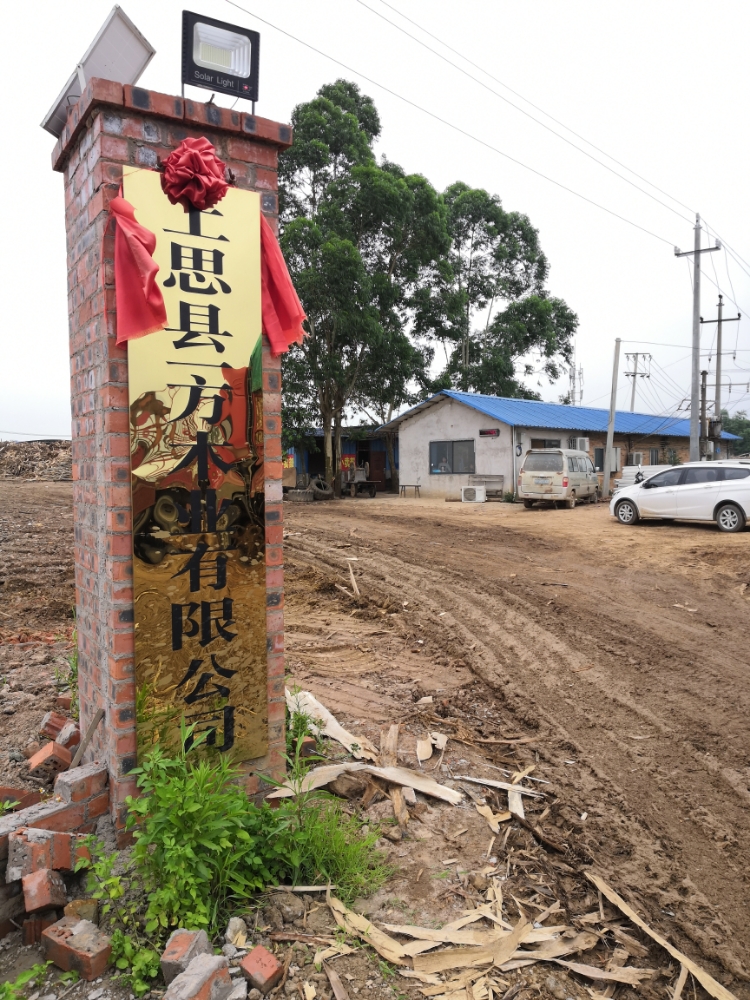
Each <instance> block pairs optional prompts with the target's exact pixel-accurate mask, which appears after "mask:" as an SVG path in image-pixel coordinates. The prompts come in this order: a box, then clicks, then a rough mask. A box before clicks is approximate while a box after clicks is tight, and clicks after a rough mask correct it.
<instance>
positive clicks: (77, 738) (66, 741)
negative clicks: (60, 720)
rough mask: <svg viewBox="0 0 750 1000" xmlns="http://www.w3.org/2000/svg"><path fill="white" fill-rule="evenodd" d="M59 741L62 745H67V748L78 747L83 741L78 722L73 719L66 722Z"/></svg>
mask: <svg viewBox="0 0 750 1000" xmlns="http://www.w3.org/2000/svg"><path fill="white" fill-rule="evenodd" d="M57 742H58V743H59V744H60V746H61V747H65V749H66V750H71V749H72V748H73V747H77V746H78V744H79V743H80V742H81V730H80V729H79V728H78V723H76V722H73V721H70V722H66V723H65V725H64V726H63V727H62V729H61V730H60V733H59V735H58V737H57Z"/></svg>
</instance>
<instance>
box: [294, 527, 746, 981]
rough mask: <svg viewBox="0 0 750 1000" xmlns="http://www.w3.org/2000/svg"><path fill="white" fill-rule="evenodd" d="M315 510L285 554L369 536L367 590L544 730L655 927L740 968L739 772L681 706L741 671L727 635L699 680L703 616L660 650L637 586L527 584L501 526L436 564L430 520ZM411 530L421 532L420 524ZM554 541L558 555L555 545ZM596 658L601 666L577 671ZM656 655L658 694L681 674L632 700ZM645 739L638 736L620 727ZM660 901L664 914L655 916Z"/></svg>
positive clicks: (335, 555)
mask: <svg viewBox="0 0 750 1000" xmlns="http://www.w3.org/2000/svg"><path fill="white" fill-rule="evenodd" d="M310 515H311V516H310ZM310 515H308V516H305V517H303V518H295V522H296V523H298V524H300V525H301V524H303V523H304V526H305V528H306V534H305V535H304V536H302V537H301V538H296V539H295V540H294V541H293V542H291V541H290V542H288V543H287V545H288V548H289V550H290V553H289V554H290V555H293V558H294V559H300V560H302V561H309V562H311V563H312V564H314V565H316V566H318V567H319V568H322V567H324V566H325V567H328V568H329V569H330V570H331V571H333V572H336V573H337V574H340V573H341V572H342V571H343V569H344V567H345V566H346V561H345V560H344V559H343V558H342V555H341V553H340V552H338V551H336V550H332V549H331V543H332V542H333V541H334V540H340V539H343V538H346V539H347V540H349V541H353V542H355V543H358V542H359V539H351V536H349V534H348V532H349V529H350V526H351V525H352V524H355V525H361V528H360V530H359V534H360V535H363V534H366V536H367V545H366V546H361V545H360V546H359V547H357V545H356V544H355V547H354V548H352V550H351V552H352V554H354V552H356V554H357V557H358V562H357V563H356V566H357V567H358V571H359V573H360V575H361V580H360V586H362V587H363V589H364V590H365V593H368V592H372V591H373V590H374V591H377V592H380V593H381V594H383V595H384V596H388V597H389V598H391V599H396V598H397V599H399V600H401V601H403V600H407V601H409V602H410V604H411V603H415V604H416V606H417V608H418V609H419V616H420V621H421V624H422V631H421V632H420V635H423V636H424V638H425V639H427V636H428V635H430V638H431V640H432V642H433V643H434V644H436V645H437V646H438V648H439V647H440V646H442V648H443V649H446V648H450V650H451V652H452V653H453V654H454V655H457V656H459V657H461V658H463V659H464V660H465V661H466V662H467V664H468V665H469V666H470V667H471V669H472V670H473V671H474V673H475V674H476V676H478V677H480V678H481V679H482V680H483V681H484V682H485V683H487V684H488V685H489V686H490V687H491V688H492V690H493V692H494V693H495V695H496V696H497V697H498V698H499V699H501V700H502V701H503V702H504V703H505V705H506V706H507V707H508V708H509V709H510V710H511V711H512V712H513V713H514V715H515V716H516V717H517V718H518V719H519V720H521V721H523V722H524V723H525V724H526V725H530V726H533V727H534V728H539V730H540V741H541V747H542V751H541V756H543V757H545V758H546V759H547V760H548V762H549V763H550V766H552V767H554V768H555V769H556V780H558V781H559V783H560V785H561V786H562V787H564V788H565V793H566V797H569V798H570V799H571V800H572V801H574V802H576V801H577V802H580V803H581V807H582V809H586V810H587V811H588V812H589V815H590V816H591V817H592V819H593V818H594V817H595V818H596V823H594V824H592V823H590V824H589V827H588V830H590V831H592V834H591V837H590V840H589V844H590V850H591V854H592V857H593V858H594V860H595V862H596V863H597V865H598V866H600V867H601V868H603V870H605V871H607V873H608V875H609V877H610V878H611V879H612V880H613V881H614V882H615V884H617V885H619V886H620V887H626V888H627V890H628V891H629V893H630V895H631V897H632V896H635V897H636V898H640V899H641V900H642V901H643V902H644V904H645V906H646V909H647V910H648V911H650V914H651V919H653V920H654V922H655V923H656V924H657V925H661V926H662V928H663V929H664V930H666V931H667V932H669V931H670V930H672V932H673V933H674V932H675V929H676V928H679V930H680V931H682V933H683V934H684V935H685V936H686V937H687V938H689V939H690V940H691V941H693V942H694V943H695V944H696V945H698V947H699V949H700V950H701V952H702V953H703V955H704V956H706V957H709V958H713V959H715V960H718V961H720V962H721V963H722V964H723V965H724V966H725V968H727V969H729V970H730V971H731V972H732V973H733V974H734V975H735V976H737V977H739V978H742V979H745V978H746V972H745V968H744V966H745V965H746V964H747V963H748V954H749V952H748V932H747V928H746V926H745V913H746V898H747V880H746V874H745V872H746V866H745V865H743V863H742V862H743V859H747V858H748V857H750V837H749V836H748V831H747V822H746V820H747V805H748V802H750V793H748V791H747V787H746V783H743V782H744V777H743V775H742V774H741V772H739V771H737V770H736V769H734V768H732V767H731V766H730V765H731V763H732V762H733V761H732V758H731V756H730V751H729V750H723V749H722V747H721V744H722V740H721V733H720V732H719V731H718V730H717V729H716V728H715V727H713V726H712V724H711V720H710V719H709V718H706V719H705V720H704V726H703V730H702V732H703V735H700V733H698V734H696V733H695V721H696V719H695V709H694V704H693V705H692V711H691V703H694V702H696V701H697V702H700V700H701V698H702V697H703V693H704V689H705V686H706V684H707V683H708V684H710V683H711V682H713V683H717V682H718V681H719V680H720V679H721V678H722V671H724V674H723V679H724V681H725V682H726V681H727V680H728V679H729V680H730V681H733V680H734V678H735V677H737V679H738V675H739V674H740V672H741V667H742V663H741V659H740V657H739V656H738V655H737V653H736V651H735V650H734V649H732V647H733V646H735V642H734V641H730V643H729V647H730V648H729V650H728V652H729V656H728V657H726V658H723V659H722V660H721V665H720V666H718V665H717V664H716V663H714V664H713V665H711V666H710V667H709V669H708V671H707V673H706V672H704V673H703V675H702V677H701V678H700V679H697V678H696V677H694V676H691V675H689V674H685V671H684V657H687V656H689V657H691V658H693V659H695V658H696V657H699V656H700V655H701V651H700V649H696V648H695V646H696V644H700V641H701V639H702V631H701V628H700V627H698V626H697V625H695V624H693V623H687V624H685V625H684V627H683V628H682V634H679V633H678V634H677V635H676V636H675V638H674V640H673V643H672V644H673V647H674V649H675V652H674V653H672V654H670V657H671V658H669V659H667V658H665V656H664V655H663V650H664V645H665V644H664V637H663V628H664V611H663V609H659V608H656V609H654V608H653V607H649V604H648V601H647V600H644V598H643V596H642V595H640V594H639V593H638V591H637V589H630V590H626V591H623V593H622V594H618V600H616V601H608V602H607V601H605V600H603V599H601V598H597V595H596V592H595V590H598V589H601V588H602V585H603V583H604V582H605V581H604V580H603V579H602V578H601V576H600V577H599V578H598V579H597V581H596V588H594V589H593V590H590V589H589V586H590V585H588V584H587V582H586V581H584V582H581V581H577V582H576V583H575V584H574V583H573V582H572V581H571V585H570V587H568V588H565V595H564V597H560V596H554V597H552V596H547V595H548V593H549V590H551V589H552V588H549V589H548V588H547V587H542V586H535V584H534V582H533V581H530V582H528V583H525V584H520V583H519V582H518V580H517V578H516V580H512V579H510V573H509V572H508V569H509V568H510V566H512V567H513V570H512V571H514V572H516V571H517V570H518V568H519V565H520V562H521V560H523V559H524V558H527V557H524V555H523V542H524V539H522V538H521V539H519V538H517V537H516V538H514V537H512V534H511V535H510V536H509V535H508V533H507V532H502V533H500V534H501V537H499V538H495V537H493V538H486V537H482V538H481V539H480V537H478V536H480V535H485V534H486V532H483V531H482V530H481V529H480V528H478V527H476V526H473V527H472V530H471V532H470V533H469V535H470V537H467V538H466V539H464V538H460V536H459V534H458V532H457V531H456V532H454V533H453V535H452V536H451V537H453V538H454V539H455V541H454V544H453V547H452V549H451V550H450V553H449V554H446V552H445V547H443V548H442V550H441V551H440V552H438V553H437V558H438V559H439V560H440V562H439V564H437V565H436V563H437V560H435V561H433V558H432V551H431V549H432V548H433V546H432V545H431V544H430V541H431V539H430V530H429V526H428V525H419V524H417V523H416V522H415V521H414V520H413V519H409V518H406V519H405V518H402V517H398V516H393V517H389V518H388V519H387V521H386V519H383V523H378V519H377V518H374V517H370V516H364V515H363V514H360V511H356V514H355V515H349V514H348V512H347V516H345V517H342V518H341V519H340V520H338V519H337V520H336V521H334V520H332V519H330V518H328V519H326V520H323V519H322V518H319V517H318V516H316V515H317V511H313V512H310ZM415 527H417V528H420V527H421V528H423V529H425V530H423V531H419V530H418V531H417V532H416V533H415V532H414V529H415ZM466 542H470V545H471V547H470V548H466V547H465V545H466ZM508 543H510V545H509V544H508ZM519 543H520V544H519ZM545 547H546V546H545ZM549 548H552V549H553V550H554V548H555V547H553V546H550V547H549ZM368 549H369V551H368ZM556 550H557V553H558V554H562V555H563V556H564V554H565V553H564V546H561V545H559V544H558V545H557V546H556ZM396 552H397V553H398V554H395V553H396ZM509 564H510V565H509ZM467 567H470V569H471V572H470V573H467V571H466V568H467ZM549 575H551V576H555V573H550V574H549ZM548 602H549V603H548ZM550 609H551V610H550ZM446 611H447V612H448V613H447V614H443V616H442V617H438V616H439V615H440V612H446ZM411 613H412V614H414V613H416V612H411ZM446 622H447V623H449V627H450V630H451V631H450V632H448V631H447V629H446ZM634 622H637V625H634ZM660 630H661V633H660ZM634 638H635V640H636V645H637V646H638V647H640V648H646V649H648V650H649V654H648V658H647V662H646V664H645V667H644V668H643V669H640V668H641V660H644V659H646V658H645V657H641V658H640V660H639V662H638V664H637V666H638V669H637V670H634V669H633V665H630V664H629V665H628V670H627V671H622V670H621V669H620V673H621V674H622V676H617V674H616V673H615V671H616V669H617V668H622V663H621V662H620V661H621V660H622V657H619V658H618V657H616V656H615V655H614V652H616V650H615V648H614V647H616V646H618V645H622V646H624V647H625V648H629V649H631V650H632V648H633V645H634ZM703 641H704V642H705V640H703ZM470 647H473V648H470ZM732 654H734V655H732ZM592 659H593V660H595V661H596V665H595V666H594V667H593V668H592V669H590V670H589V669H586V668H587V667H588V665H589V664H590V663H591V661H592ZM631 659H633V657H631ZM680 661H682V663H681V662H680ZM709 663H710V660H709ZM657 664H658V669H659V670H660V671H663V674H662V677H661V680H660V692H659V693H661V688H664V689H666V690H668V689H669V687H670V685H672V684H673V683H674V682H675V681H679V684H677V688H676V690H675V692H674V694H673V696H672V697H671V698H661V700H659V698H657V699H654V698H651V699H649V698H644V697H643V695H644V694H648V693H649V687H650V685H651V681H648V680H647V681H646V683H645V684H644V682H643V675H645V676H646V677H647V678H648V677H649V676H650V672H651V671H653V670H655V669H657ZM576 671H578V672H579V673H577V672H576ZM711 675H713V676H711ZM571 685H572V686H571ZM638 685H640V688H639V689H638ZM744 701H745V697H744V694H742V695H741V696H740V697H739V698H738V700H737V702H736V703H735V704H734V706H733V707H732V709H731V710H729V709H727V710H722V711H719V713H718V714H719V716H720V717H722V718H724V723H723V724H731V725H732V726H734V728H737V722H738V720H737V714H738V713H740V714H741V713H742V711H743V709H744ZM722 709H723V706H722ZM709 714H710V713H709ZM746 717H747V716H746V715H745V718H746ZM644 729H647V730H648V732H646V733H644V732H643V730H644ZM644 735H645V736H647V737H648V739H646V740H634V739H632V738H631V737H632V736H644ZM695 742H698V743H699V744H700V745H701V748H700V749H698V748H696V746H695V745H694V744H695ZM705 744H710V745H711V750H712V752H711V753H709V754H707V753H706V746H705ZM565 748H568V749H565ZM571 750H573V752H574V753H575V754H576V756H577V758H578V760H579V762H583V763H584V767H583V768H578V769H576V773H575V775H574V778H575V780H571V773H570V768H569V767H566V766H565V765H562V764H561V760H560V757H561V756H564V755H565V754H568V755H569V754H570V751H571ZM597 838H598V842H597ZM664 910H669V911H671V912H674V913H675V918H674V920H673V921H670V922H669V923H667V925H666V926H665V916H664V913H663V912H662V911H664ZM670 924H671V926H670ZM677 937H678V938H679V934H678V935H677Z"/></svg>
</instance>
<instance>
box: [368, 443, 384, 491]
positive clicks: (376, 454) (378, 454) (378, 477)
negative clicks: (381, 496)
mask: <svg viewBox="0 0 750 1000" xmlns="http://www.w3.org/2000/svg"><path fill="white" fill-rule="evenodd" d="M370 480H371V482H374V483H377V484H378V487H377V488H378V491H379V492H382V491H383V490H384V489H385V452H384V451H370Z"/></svg>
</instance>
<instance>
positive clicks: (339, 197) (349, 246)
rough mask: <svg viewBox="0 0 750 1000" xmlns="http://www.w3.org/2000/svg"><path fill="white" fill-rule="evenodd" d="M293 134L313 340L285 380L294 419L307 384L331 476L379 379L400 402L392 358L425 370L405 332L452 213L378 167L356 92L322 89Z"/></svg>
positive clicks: (289, 180)
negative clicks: (347, 431) (349, 424)
mask: <svg viewBox="0 0 750 1000" xmlns="http://www.w3.org/2000/svg"><path fill="white" fill-rule="evenodd" d="M293 124H294V125H295V130H296V129H299V133H297V132H295V143H294V145H293V146H292V148H291V149H290V150H289V151H288V152H287V153H285V154H284V155H283V156H282V158H281V160H282V165H281V168H280V180H281V193H282V225H283V230H282V237H281V244H282V248H283V250H284V254H285V257H286V259H287V263H288V265H289V269H290V272H291V274H292V277H293V279H294V281H295V285H296V287H297V291H298V293H299V295H300V299H301V300H302V304H303V306H304V308H305V311H306V313H307V316H308V319H307V327H308V330H309V336H308V337H307V338H305V341H304V343H303V344H301V345H298V346H295V347H294V348H293V349H292V351H291V352H290V354H289V357H288V358H287V359H285V362H284V375H285V380H286V378H287V376H289V377H290V381H291V387H292V389H293V392H292V395H291V398H290V399H289V401H288V406H289V412H290V413H291V412H293V411H294V409H295V408H296V410H297V412H298V413H300V412H303V411H304V407H302V410H300V406H301V401H302V399H303V398H304V390H303V387H304V385H305V384H307V386H308V397H313V398H314V399H315V402H316V404H317V411H318V413H319V414H320V419H321V422H322V424H323V433H324V447H325V453H326V475H327V477H330V478H332V477H333V473H334V467H335V464H334V450H335V452H336V455H338V454H339V453H340V430H341V424H342V418H343V413H344V410H345V408H346V407H347V405H349V404H350V403H352V402H353V401H355V400H356V399H363V398H364V396H365V395H366V392H365V386H364V382H365V381H367V383H368V384H370V383H373V381H374V380H376V381H377V380H379V381H380V385H378V386H375V385H372V384H370V388H373V389H376V390H377V392H376V394H375V395H376V396H378V397H381V396H382V395H383V392H384V391H386V392H392V394H393V398H394V403H395V401H396V398H397V397H398V399H400V398H401V395H403V386H402V387H401V388H400V389H398V390H396V389H393V387H392V386H391V383H392V381H393V380H392V378H389V377H386V378H384V377H383V375H384V373H385V368H386V365H387V364H388V363H390V361H391V360H392V359H393V358H401V359H404V358H411V359H412V360H413V362H414V364H415V365H417V366H418V365H420V364H421V360H420V359H421V358H422V357H423V356H424V352H422V351H419V350H418V349H416V348H414V347H413V345H411V344H410V343H409V342H408V338H405V329H406V326H407V325H408V323H409V315H410V311H411V310H412V309H413V301H414V297H415V295H416V294H417V292H418V291H419V289H420V288H421V287H422V285H423V284H424V283H425V282H427V281H429V280H430V279H431V277H432V274H433V272H434V270H435V268H436V267H437V262H438V260H439V259H440V257H441V255H443V254H444V253H445V251H446V249H447V246H448V236H447V228H446V212H445V208H444V205H443V203H442V200H441V199H440V197H439V195H438V194H437V192H436V191H435V190H434V189H433V188H432V187H431V185H430V184H429V183H428V182H427V181H426V180H425V179H424V178H423V177H419V176H417V175H407V174H406V173H405V172H404V171H403V170H401V168H399V167H398V166H396V165H394V164H390V163H383V164H382V165H380V166H379V165H378V164H377V163H376V162H375V159H374V155H373V153H372V148H371V144H372V141H373V139H374V138H375V136H376V135H377V134H378V132H379V128H380V125H379V121H378V117H377V112H376V111H375V108H374V105H373V103H372V101H371V100H370V98H368V97H365V96H364V95H362V94H360V92H359V90H358V88H357V87H356V86H355V85H354V84H351V83H346V82H345V81H337V83H335V84H333V85H331V86H327V87H323V88H321V90H320V91H319V92H318V96H317V97H316V98H315V100H313V101H311V102H309V103H308V104H304V105H300V106H299V107H297V108H296V109H295V111H294V115H293ZM394 370H398V371H403V370H404V368H403V366H396V367H395V368H394ZM414 373H415V372H414V370H412V371H411V372H410V375H409V377H413V376H414ZM386 385H389V386H391V388H389V389H386ZM372 398H375V397H374V396H373V397H372ZM285 402H286V400H285ZM395 405H398V404H397V403H395Z"/></svg>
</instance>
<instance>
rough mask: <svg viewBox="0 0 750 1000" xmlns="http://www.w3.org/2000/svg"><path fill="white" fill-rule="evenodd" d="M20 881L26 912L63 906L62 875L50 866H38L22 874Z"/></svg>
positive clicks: (63, 888) (63, 889) (64, 899)
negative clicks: (28, 872)
mask: <svg viewBox="0 0 750 1000" xmlns="http://www.w3.org/2000/svg"><path fill="white" fill-rule="evenodd" d="M21 883H22V885H23V902H24V906H25V907H26V912H27V913H35V912H36V911H37V910H49V909H51V908H52V907H56V906H59V907H63V906H65V904H66V902H67V899H66V896H65V883H64V882H63V880H62V876H61V875H59V874H58V873H57V872H55V871H52V869H51V868H40V869H39V871H35V872H32V873H31V874H30V875H24V877H23V878H22V879H21Z"/></svg>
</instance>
